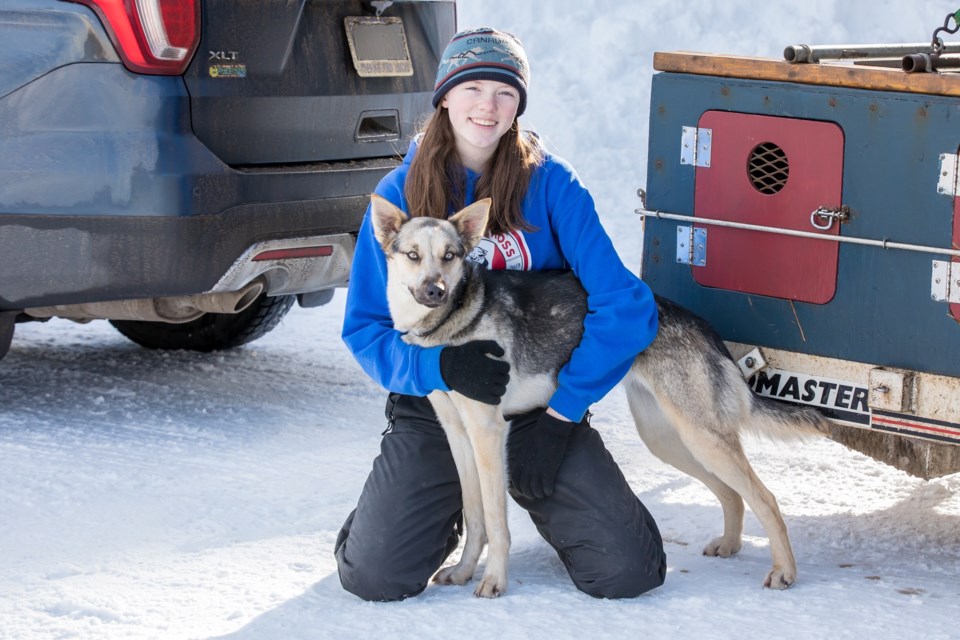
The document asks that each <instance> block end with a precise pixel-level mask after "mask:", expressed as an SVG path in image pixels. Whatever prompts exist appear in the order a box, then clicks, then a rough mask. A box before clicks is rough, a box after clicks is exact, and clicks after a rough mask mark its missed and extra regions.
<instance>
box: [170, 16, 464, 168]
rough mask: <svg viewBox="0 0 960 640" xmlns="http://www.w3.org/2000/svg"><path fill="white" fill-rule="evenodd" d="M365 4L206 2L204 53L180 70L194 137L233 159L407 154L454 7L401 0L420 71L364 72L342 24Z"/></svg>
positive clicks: (256, 161)
mask: <svg viewBox="0 0 960 640" xmlns="http://www.w3.org/2000/svg"><path fill="white" fill-rule="evenodd" d="M374 15H375V10H374V9H373V8H372V7H371V5H370V3H369V2H362V1H361V0H299V1H289V0H205V1H204V3H203V11H202V25H203V26H202V35H201V41H200V47H199V49H198V51H197V55H196V57H195V58H194V60H193V62H192V63H191V65H190V67H189V69H188V70H187V72H186V74H185V80H186V83H187V88H188V90H189V93H190V97H191V115H192V121H193V128H194V132H195V134H196V135H197V137H198V138H200V140H202V141H203V142H204V144H206V145H207V146H208V147H209V148H210V149H211V150H212V151H213V152H214V153H215V154H216V155H217V156H218V157H219V158H220V159H221V160H222V161H223V162H224V163H226V164H228V165H231V166H250V165H265V164H288V163H309V162H327V161H335V160H351V159H357V158H371V157H385V156H391V155H396V154H398V153H402V152H403V151H404V150H405V148H406V140H407V139H408V138H409V136H410V135H411V134H412V133H413V132H414V128H415V125H416V122H417V119H418V118H419V117H420V116H421V115H423V114H422V111H423V105H424V104H425V103H426V104H427V105H429V96H430V94H432V92H433V82H434V74H435V73H436V69H437V66H438V63H439V58H440V54H441V53H442V51H443V47H444V46H445V45H446V43H447V41H448V40H449V39H450V37H452V36H453V33H454V30H455V27H456V12H455V4H454V2H426V1H406V2H395V3H394V4H393V5H391V6H389V7H388V8H387V9H386V10H385V11H384V13H383V17H384V18H399V19H400V21H401V22H402V25H403V30H404V32H405V34H406V43H407V48H408V50H409V55H410V59H411V63H412V70H413V74H412V75H408V76H393V77H361V76H360V75H359V74H358V72H357V70H356V69H355V67H354V62H353V58H352V57H351V51H350V45H349V43H348V40H347V33H346V27H345V25H344V19H345V18H348V17H355V16H367V17H372V16H374Z"/></svg>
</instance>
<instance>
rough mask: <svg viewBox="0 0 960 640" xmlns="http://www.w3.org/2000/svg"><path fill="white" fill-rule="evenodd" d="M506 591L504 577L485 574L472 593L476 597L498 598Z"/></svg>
mask: <svg viewBox="0 0 960 640" xmlns="http://www.w3.org/2000/svg"><path fill="white" fill-rule="evenodd" d="M506 592H507V580H506V578H500V577H497V576H491V575H489V574H485V575H484V576H483V579H482V580H480V584H478V585H477V588H476V589H475V590H474V592H473V595H475V596H477V597H478V598H499V597H500V596H502V595H503V594H505V593H506Z"/></svg>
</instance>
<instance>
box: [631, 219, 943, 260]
mask: <svg viewBox="0 0 960 640" xmlns="http://www.w3.org/2000/svg"><path fill="white" fill-rule="evenodd" d="M636 213H638V214H640V215H642V216H653V217H655V218H661V219H664V220H680V221H683V222H687V223H690V224H706V225H713V226H716V227H730V228H733V229H743V230H745V231H761V232H763V233H776V234H780V235H785V236H795V237H798V238H810V239H812V240H826V241H829V242H843V243H847V244H860V245H867V246H871V247H880V248H882V249H902V250H904V251H916V252H920V253H934V254H938V255H945V256H952V257H955V258H960V251H958V250H956V249H943V248H940V247H928V246H924V245H920V244H908V243H905V242H894V241H892V240H873V239H870V238H853V237H848V236H828V235H825V234H822V233H814V232H812V231H798V230H795V229H782V228H780V227H766V226H763V225H758V224H748V223H746V222H732V221H730V220H716V219H713V218H695V217H693V216H689V215H684V214H680V213H665V212H663V211H651V210H649V209H637V210H636Z"/></svg>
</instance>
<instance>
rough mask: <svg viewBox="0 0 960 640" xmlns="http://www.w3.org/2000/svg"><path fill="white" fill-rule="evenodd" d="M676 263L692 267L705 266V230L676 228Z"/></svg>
mask: <svg viewBox="0 0 960 640" xmlns="http://www.w3.org/2000/svg"><path fill="white" fill-rule="evenodd" d="M677 263H678V264H689V265H693V266H694V267H705V266H707V230H706V229H703V228H698V227H683V226H680V227H677Z"/></svg>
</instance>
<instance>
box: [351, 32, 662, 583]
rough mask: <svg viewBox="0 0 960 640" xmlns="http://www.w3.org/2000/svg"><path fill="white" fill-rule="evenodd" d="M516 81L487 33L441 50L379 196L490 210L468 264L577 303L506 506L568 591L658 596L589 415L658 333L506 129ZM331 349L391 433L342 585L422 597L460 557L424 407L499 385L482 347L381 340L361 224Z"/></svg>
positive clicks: (447, 466) (583, 214) (625, 281)
mask: <svg viewBox="0 0 960 640" xmlns="http://www.w3.org/2000/svg"><path fill="white" fill-rule="evenodd" d="M528 78H529V67H528V64H527V57H526V54H525V52H524V50H523V48H522V46H521V44H520V42H519V41H518V40H517V39H516V38H515V37H513V36H512V35H510V34H508V33H504V32H501V31H497V30H495V29H490V28H480V29H473V30H468V31H462V32H460V33H458V34H456V35H455V36H454V38H453V40H451V42H450V44H449V45H447V48H446V49H445V50H444V52H443V56H442V58H441V61H440V67H439V69H438V71H437V81H436V85H435V92H434V96H433V106H434V108H435V109H436V111H435V112H434V113H433V115H432V117H431V119H430V120H429V121H428V122H427V124H426V125H425V127H424V130H423V133H422V136H421V137H420V138H419V139H418V140H417V141H414V142H413V143H412V144H411V145H410V150H409V151H408V153H407V156H406V158H405V159H404V161H403V163H402V164H401V165H400V166H399V167H397V168H396V169H394V170H393V171H392V172H390V173H389V174H388V175H387V176H385V177H384V179H383V180H382V181H381V182H380V184H379V185H378V186H377V189H376V193H377V194H379V195H380V196H383V197H384V198H386V199H388V200H390V201H391V202H393V203H394V204H395V205H396V206H398V207H400V208H401V209H403V210H404V211H405V212H407V213H408V214H409V215H411V216H433V217H446V216H449V215H450V214H452V213H453V212H455V211H458V210H459V209H461V208H462V207H463V206H465V205H467V204H470V203H471V202H473V201H475V200H477V199H480V198H484V197H492V198H493V208H492V210H491V218H490V223H489V227H488V229H487V232H488V234H489V235H488V237H487V238H486V239H485V240H484V241H482V242H481V244H480V245H479V246H478V247H477V248H476V249H475V250H474V252H473V253H472V254H471V258H472V259H475V260H477V261H478V262H481V263H483V264H486V265H487V266H488V267H489V268H493V269H504V268H506V269H537V270H540V269H572V270H573V271H574V272H575V273H576V275H577V277H578V278H579V279H580V281H581V283H582V285H583V287H584V289H585V290H586V291H587V294H588V306H589V313H588V314H587V317H586V319H585V320H584V333H583V337H582V339H581V342H580V345H579V346H578V347H577V349H576V350H575V351H574V353H573V355H572V356H571V358H570V361H569V362H568V363H567V365H565V366H564V367H563V368H562V369H561V370H560V373H559V376H558V382H559V386H558V388H557V391H556V393H555V394H554V395H553V397H552V398H551V400H550V402H549V406H548V407H545V408H544V409H538V410H536V411H533V412H530V413H528V414H524V415H519V416H508V419H509V420H510V436H509V441H508V468H509V474H510V485H511V489H510V493H511V496H512V497H513V499H514V500H515V501H516V502H517V503H518V504H519V505H520V506H521V507H523V508H524V509H526V510H527V511H528V512H529V513H530V517H531V518H532V520H533V522H534V524H535V525H536V527H537V530H538V531H539V532H540V534H541V535H542V536H543V537H544V538H545V539H546V540H547V542H548V543H549V544H550V545H551V546H552V547H553V548H554V549H555V550H556V551H557V554H558V555H559V557H560V560H561V562H563V564H564V566H565V567H566V569H567V571H568V573H569V574H570V577H571V578H572V580H573V582H574V584H575V585H576V586H577V588H579V589H581V590H582V591H584V592H586V593H588V594H590V595H593V596H596V597H606V598H621V597H632V596H636V595H639V594H641V593H643V592H645V591H648V590H650V589H653V588H654V587H657V586H659V585H661V584H663V579H664V575H665V572H666V556H665V555H664V552H663V543H662V541H661V538H660V533H659V531H658V530H657V526H656V524H655V522H654V520H653V518H652V517H651V516H650V514H649V512H648V511H647V510H646V508H645V507H644V506H643V504H641V502H640V501H639V500H638V499H637V498H636V496H635V495H634V493H633V491H632V490H631V489H630V486H629V485H628V484H627V482H626V480H625V479H624V477H623V474H622V473H621V472H620V469H619V468H618V467H617V464H616V463H615V462H614V460H613V458H612V457H611V456H610V454H609V452H608V451H607V450H606V448H605V447H604V445H603V442H602V441H601V439H600V435H599V433H597V431H595V430H594V429H593V428H592V427H591V426H590V425H589V415H590V414H589V413H588V412H587V409H588V408H589V406H590V405H591V404H592V403H594V402H596V401H598V400H600V399H601V398H602V397H603V396H604V395H606V393H607V392H608V391H610V389H612V388H613V386H614V385H616V384H617V382H619V381H620V379H621V378H622V377H623V376H624V375H625V374H626V372H627V370H628V369H629V367H630V363H631V362H632V361H633V359H634V357H635V356H636V355H637V354H638V353H639V352H640V351H642V350H643V349H645V348H646V347H647V346H648V345H649V344H650V343H651V342H652V341H653V339H654V337H655V336H656V331H657V310H656V306H655V304H654V301H653V295H652V294H651V292H650V289H649V288H648V287H647V286H646V285H645V284H644V283H643V282H642V281H641V280H640V279H639V278H637V277H636V276H634V275H633V274H631V273H630V272H629V271H628V270H627V269H626V268H625V267H624V266H623V263H622V262H621V261H620V259H619V257H618V255H617V253H616V251H615V250H614V248H613V244H612V242H611V241H610V238H609V237H608V236H607V235H606V233H605V232H604V230H603V227H602V226H601V225H600V220H599V217H598V216H597V212H596V210H595V208H594V204H593V199H592V198H591V196H590V194H589V193H588V192H587V190H586V188H585V187H584V186H583V185H582V184H581V183H580V180H579V178H578V177H577V175H576V173H575V172H574V170H573V169H572V168H571V167H570V166H569V165H568V164H567V163H566V162H564V161H563V160H561V159H560V158H557V157H555V156H552V155H550V154H549V153H547V152H546V151H544V150H543V149H542V148H541V146H540V144H539V142H538V141H537V138H536V137H535V136H532V135H525V134H523V133H521V132H520V129H519V124H518V121H517V118H518V117H519V116H520V115H521V114H522V113H523V111H524V109H525V108H526V101H527V81H528ZM343 340H344V342H345V343H346V344H347V346H348V348H349V349H350V350H351V351H352V352H353V354H354V356H355V357H356V358H357V361H358V362H359V363H360V364H361V366H362V367H363V368H364V370H365V371H366V372H367V373H368V374H370V376H371V377H373V379H374V380H376V381H377V382H379V383H380V384H382V385H383V386H384V387H386V388H387V389H389V390H390V391H391V393H390V396H389V398H388V401H387V409H386V415H387V420H388V425H389V426H388V429H387V432H386V433H385V436H384V438H383V440H382V443H381V453H380V456H379V457H377V459H376V460H374V463H373V470H372V471H371V473H370V476H369V477H368V479H367V482H366V485H365V486H364V488H363V492H362V494H361V496H360V500H359V503H358V505H357V508H356V509H355V510H354V511H353V513H351V514H350V516H349V517H348V518H347V521H346V523H345V524H344V525H343V528H342V529H341V531H340V535H339V536H338V538H337V542H336V548H335V554H336V558H337V563H338V567H339V573H340V581H341V583H342V584H343V586H344V588H345V589H347V590H348V591H350V592H352V593H354V594H356V595H357V596H359V597H361V598H364V599H366V600H380V601H383V600H400V599H403V598H406V597H409V596H413V595H416V594H418V593H420V592H421V591H423V590H424V589H425V588H426V586H427V583H428V581H429V579H430V576H431V575H433V574H434V572H435V571H436V570H437V569H438V568H439V567H440V565H441V564H442V563H443V561H444V560H445V559H446V557H447V556H448V555H449V554H450V553H451V552H452V551H453V550H454V549H455V548H456V546H457V543H458V540H459V535H460V533H461V527H460V518H461V509H462V503H461V498H460V485H459V481H458V478H457V471H456V466H455V464H454V461H453V458H452V456H451V453H450V448H449V446H448V445H447V441H446V436H445V435H444V432H443V428H442V427H441V426H440V424H439V422H438V421H437V418H436V415H435V414H434V412H433V409H432V407H431V405H430V403H429V401H428V400H427V399H426V398H425V397H424V396H426V395H427V394H429V393H430V392H431V391H434V390H436V389H441V390H444V391H450V390H453V391H457V392H459V393H462V394H464V395H466V396H469V397H471V398H473V399H476V400H480V401H482V402H487V403H489V404H499V401H500V397H501V396H502V395H503V393H504V392H505V389H506V384H507V382H508V381H509V373H508V368H509V367H508V365H506V363H504V362H502V361H500V360H496V359H495V358H491V357H490V356H491V355H493V356H496V355H500V354H501V353H502V352H501V351H500V349H499V346H498V345H496V344H495V343H490V342H474V343H468V344H465V345H461V346H456V347H436V348H430V349H425V348H421V347H415V346H411V345H408V344H406V343H405V342H403V340H402V339H401V334H400V333H399V332H398V331H397V330H395V329H394V328H393V325H392V323H391V320H390V312H389V309H388V306H387V300H386V259H385V257H384V255H383V251H382V250H381V248H380V246H379V245H378V244H377V241H376V239H375V238H374V235H373V229H372V225H371V223H370V213H369V210H368V212H367V217H366V219H365V220H364V222H363V225H362V227H361V229H360V233H359V237H358V238H357V247H356V253H355V255H354V261H353V267H352V273H351V276H350V289H349V291H348V294H347V306H346V313H345V319H344V325H343Z"/></svg>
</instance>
